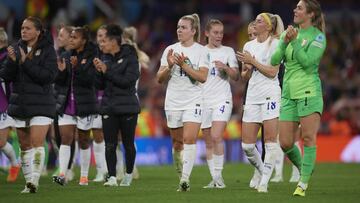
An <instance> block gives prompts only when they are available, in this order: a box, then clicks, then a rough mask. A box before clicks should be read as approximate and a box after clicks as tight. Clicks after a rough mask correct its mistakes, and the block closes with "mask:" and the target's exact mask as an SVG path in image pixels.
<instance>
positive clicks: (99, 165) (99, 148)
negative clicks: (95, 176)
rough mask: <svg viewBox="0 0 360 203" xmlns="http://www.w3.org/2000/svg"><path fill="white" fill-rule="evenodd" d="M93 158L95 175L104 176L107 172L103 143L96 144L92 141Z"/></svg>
mask: <svg viewBox="0 0 360 203" xmlns="http://www.w3.org/2000/svg"><path fill="white" fill-rule="evenodd" d="M93 149H94V156H95V162H96V170H97V173H100V174H105V173H106V172H107V167H106V162H105V142H104V141H102V142H100V143H96V142H95V141H93Z"/></svg>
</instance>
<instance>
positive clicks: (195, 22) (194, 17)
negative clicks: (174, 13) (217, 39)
mask: <svg viewBox="0 0 360 203" xmlns="http://www.w3.org/2000/svg"><path fill="white" fill-rule="evenodd" d="M180 19H184V20H189V21H190V22H191V28H192V29H195V35H194V41H196V42H200V18H199V15H198V14H197V13H194V14H191V15H186V16H183V17H181V18H180Z"/></svg>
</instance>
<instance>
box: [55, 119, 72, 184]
mask: <svg viewBox="0 0 360 203" xmlns="http://www.w3.org/2000/svg"><path fill="white" fill-rule="evenodd" d="M75 128H76V126H75V125H61V126H59V133H60V136H61V145H60V149H59V168H60V171H59V175H60V176H63V177H65V175H66V173H67V169H68V165H69V162H70V159H71V157H70V154H71V147H70V146H71V144H72V143H73V142H74V136H75Z"/></svg>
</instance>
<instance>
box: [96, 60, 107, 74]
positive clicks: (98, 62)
mask: <svg viewBox="0 0 360 203" xmlns="http://www.w3.org/2000/svg"><path fill="white" fill-rule="evenodd" d="M93 63H94V66H95V68H96V70H97V71H99V72H102V73H105V72H106V70H107V66H106V64H105V63H104V62H102V61H101V60H100V59H99V58H94V60H93Z"/></svg>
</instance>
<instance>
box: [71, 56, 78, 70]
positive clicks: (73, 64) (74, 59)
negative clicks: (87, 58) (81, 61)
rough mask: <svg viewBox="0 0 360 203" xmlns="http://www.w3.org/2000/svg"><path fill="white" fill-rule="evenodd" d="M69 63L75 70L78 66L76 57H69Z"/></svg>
mask: <svg viewBox="0 0 360 203" xmlns="http://www.w3.org/2000/svg"><path fill="white" fill-rule="evenodd" d="M70 63H71V65H72V67H73V68H75V67H76V66H77V64H78V60H77V56H71V57H70Z"/></svg>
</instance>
